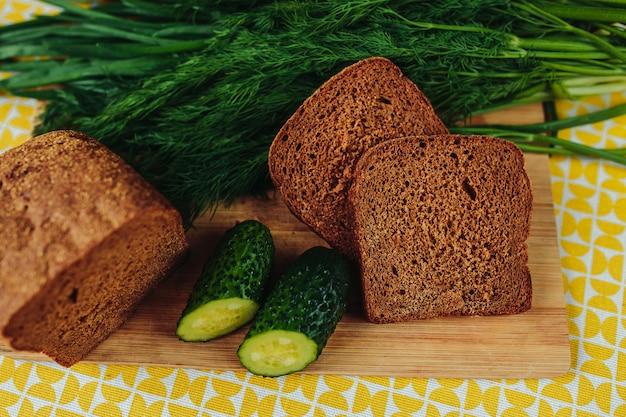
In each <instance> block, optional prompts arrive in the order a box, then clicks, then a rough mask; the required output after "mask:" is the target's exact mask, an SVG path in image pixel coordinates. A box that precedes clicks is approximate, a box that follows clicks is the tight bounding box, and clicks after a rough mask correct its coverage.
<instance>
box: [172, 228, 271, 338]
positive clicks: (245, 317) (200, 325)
mask: <svg viewBox="0 0 626 417" xmlns="http://www.w3.org/2000/svg"><path fill="white" fill-rule="evenodd" d="M273 260H274V242H273V240H272V236H271V234H270V231H269V229H268V228H267V227H266V226H265V225H263V224H262V223H260V222H258V221H256V220H246V221H244V222H241V223H238V224H237V225H235V226H234V227H233V228H231V229H229V230H227V231H226V233H224V237H223V238H222V239H221V240H220V242H219V243H218V245H217V247H216V248H215V251H214V252H213V254H212V255H211V257H210V258H209V259H208V260H207V262H206V263H205V265H204V268H203V269H202V273H201V275H200V277H199V278H198V281H197V282H196V284H195V285H194V288H193V290H192V291H191V294H190V295H189V300H188V301H187V305H186V307H185V309H184V310H183V312H182V314H181V317H180V320H179V321H178V325H177V327H176V335H177V336H178V337H179V338H180V339H181V340H184V341H186V342H204V341H208V340H211V339H215V338H216V337H220V336H223V335H226V334H228V333H231V332H233V331H234V330H236V329H238V328H240V327H241V326H243V325H244V324H246V323H248V322H249V321H250V320H251V319H252V318H253V317H254V315H255V313H256V312H257V310H258V309H259V306H260V305H261V302H262V299H263V296H264V293H265V286H266V284H267V281H268V278H269V275H270V271H271V268H272V264H273Z"/></svg>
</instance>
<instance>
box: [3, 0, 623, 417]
mask: <svg viewBox="0 0 626 417" xmlns="http://www.w3.org/2000/svg"><path fill="white" fill-rule="evenodd" d="M46 7H47V6H44V5H42V4H41V3H36V2H34V1H32V0H22V1H15V0H5V1H4V2H2V3H1V4H0V25H2V24H7V23H10V22H15V21H19V20H22V19H24V18H27V17H28V16H30V15H31V14H32V13H47V12H50V9H46ZM0 76H1V75H0ZM623 102H626V95H623V94H613V95H605V96H598V97H592V98H589V99H585V100H581V101H576V102H566V101H563V102H558V103H557V112H558V114H559V116H560V117H564V116H572V115H576V114H583V113H587V112H592V111H595V110H597V109H600V108H605V107H609V106H612V105H615V104H619V103H623ZM36 105H37V103H35V102H34V101H33V100H25V99H18V98H14V97H8V96H2V95H0V152H2V151H3V150H6V149H8V148H10V147H13V146H18V145H19V144H20V143H22V142H23V141H25V140H27V139H28V138H29V137H30V131H31V128H32V124H33V117H34V109H35V106H36ZM515 114H517V115H518V116H520V117H523V112H520V111H519V110H516V113H515ZM486 121H488V116H487V120H486ZM559 136H560V137H562V138H566V139H569V140H572V141H575V142H580V143H585V144H588V145H593V146H602V147H612V148H615V147H625V146H626V117H618V118H615V119H613V120H610V121H607V122H605V123H600V124H595V125H589V126H584V127H580V128H576V129H573V130H565V131H561V132H559ZM549 164H550V177H551V178H550V179H551V185H552V192H553V199H554V215H555V219H556V224H557V232H558V236H557V239H558V242H559V250H560V257H561V269H562V280H563V297H564V300H565V304H566V310H567V321H568V329H569V341H570V347H571V365H570V369H569V370H568V371H567V372H566V373H565V374H564V375H561V376H557V377H552V378H542V379H457V378H445V379H442V378H405V377H379V376H376V377H366V376H342V375H323V374H322V375H317V374H295V375H289V376H286V377H281V378H261V377H257V376H253V375H251V374H249V373H246V372H243V371H219V370H210V369H191V368H169V367H151V366H125V365H124V366H120V365H102V364H82V363H81V364H78V365H75V366H74V367H72V368H70V369H65V368H62V367H60V366H58V365H56V364H54V363H51V362H46V361H42V362H39V361H29V360H20V359H13V358H9V357H2V356H0V416H31V415H32V416H35V415H37V416H50V415H74V416H83V415H84V416H122V415H124V416H126V415H128V416H139V415H150V416H159V415H181V416H201V415H211V416H214V415H246V416H251V415H259V416H266V415H300V416H338V415H377V416H382V415H398V416H401V415H412V414H419V415H433V416H443V415H465V416H467V415H472V416H474V415H489V416H495V415H515V416H520V415H522V416H524V415H528V416H535V415H541V416H544V415H546V416H575V415H576V416H605V415H613V416H622V417H624V416H626V405H625V404H626V285H625V283H624V281H625V278H626V262H625V259H624V255H625V253H626V251H625V245H626V169H625V168H624V167H622V166H619V165H617V164H615V163H609V162H606V161H601V160H597V159H591V158H575V157H553V158H551V159H550V162H549ZM0 242H1V240H0ZM0 244H1V243H0ZM512 349H514V347H512Z"/></svg>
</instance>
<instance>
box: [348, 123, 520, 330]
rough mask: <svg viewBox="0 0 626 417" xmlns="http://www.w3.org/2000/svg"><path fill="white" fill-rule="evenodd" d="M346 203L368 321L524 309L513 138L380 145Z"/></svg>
mask: <svg viewBox="0 0 626 417" xmlns="http://www.w3.org/2000/svg"><path fill="white" fill-rule="evenodd" d="M348 201H349V210H348V213H349V214H350V216H351V217H352V218H351V223H352V224H353V225H354V230H353V232H354V234H353V236H354V240H355V242H356V244H357V247H358V253H359V257H358V259H359V263H360V268H361V279H362V287H363V297H364V308H365V313H366V316H367V319H368V320H369V321H371V322H374V323H389V322H400V321H407V320H413V319H426V318H433V317H441V316H451V315H500V314H514V313H520V312H523V311H525V310H528V309H529V308H530V305H531V299H532V285H531V277H530V273H529V269H528V266H527V262H528V252H527V246H526V243H525V241H526V238H527V237H528V234H529V228H530V220H531V209H532V192H531V185H530V182H529V178H528V176H527V174H526V171H525V168H524V158H523V154H522V153H521V152H520V150H519V149H518V148H517V147H516V146H515V145H514V144H512V143H511V142H508V141H505V140H502V139H496V138H491V137H484V136H457V135H439V136H428V137H408V138H399V139H393V140H389V141H385V142H383V143H381V144H379V145H377V146H375V147H372V148H371V149H369V150H368V151H367V152H366V153H365V154H364V155H363V156H362V157H361V159H360V160H359V162H358V164H357V165H356V168H355V174H354V182H353V185H352V187H351V188H350V192H349V198H348Z"/></svg>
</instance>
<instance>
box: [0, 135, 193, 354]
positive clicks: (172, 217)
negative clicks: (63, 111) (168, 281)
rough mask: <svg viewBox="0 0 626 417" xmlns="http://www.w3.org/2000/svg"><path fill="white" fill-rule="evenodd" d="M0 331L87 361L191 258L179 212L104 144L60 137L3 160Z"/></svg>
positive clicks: (18, 343) (35, 141)
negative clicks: (160, 283)
mask: <svg viewBox="0 0 626 417" xmlns="http://www.w3.org/2000/svg"><path fill="white" fill-rule="evenodd" d="M0 202H1V203H0V204H1V205H2V207H3V210H2V213H0V216H1V217H2V221H0V235H2V236H7V237H8V239H6V240H5V241H4V242H3V246H2V247H0V330H1V333H2V336H3V338H4V339H6V340H7V342H8V343H9V344H10V346H11V347H12V348H14V349H16V350H25V351H34V352H41V353H44V354H46V355H48V356H50V357H51V358H52V359H54V360H55V361H57V362H58V363H59V364H61V365H63V366H71V365H73V364H75V363H76V362H78V361H80V360H82V359H83V358H84V357H85V356H86V355H87V354H89V352H91V351H92V350H93V349H94V348H95V347H96V346H98V345H99V344H100V343H101V342H103V341H104V340H105V339H106V338H107V337H108V336H109V335H110V334H111V333H112V332H113V331H115V330H116V329H118V328H119V327H120V326H121V325H122V324H123V323H124V321H125V320H126V319H127V318H128V317H129V316H131V315H132V314H133V312H134V310H135V308H136V307H137V305H138V304H139V302H140V301H141V300H142V299H143V298H144V297H145V295H147V293H148V292H149V291H151V290H152V289H153V288H154V287H155V286H156V285H157V284H158V283H159V282H160V281H161V280H162V279H163V278H164V277H166V276H167V275H168V274H169V273H171V272H172V270H173V269H174V268H176V267H177V266H178V265H179V264H180V263H181V262H182V261H183V260H184V259H185V257H186V254H187V250H188V243H187V239H186V236H185V232H184V230H183V226H182V221H181V217H180V215H179V213H178V212H177V211H176V210H175V209H174V207H172V206H171V204H170V203H169V202H168V201H167V200H166V199H165V198H164V197H163V196H162V195H161V194H160V193H158V192H157V190H156V189H154V188H153V187H152V186H151V185H150V184H149V183H148V182H146V181H145V180H144V179H143V178H142V177H141V176H140V175H139V174H138V173H136V172H135V171H134V170H133V169H132V168H131V167H130V166H129V165H127V164H126V163H125V162H124V161H123V160H122V159H121V158H120V157H119V156H117V155H115V154H114V153H113V152H111V151H110V150H109V149H107V148H106V147H105V146H104V145H102V144H101V143H99V142H98V141H97V140H95V139H93V138H90V137H88V136H87V135H85V134H82V133H79V132H74V131H54V132H50V133H47V134H44V135H41V136H38V137H35V138H32V139H30V140H28V141H27V142H25V143H24V144H23V145H21V146H19V147H17V148H14V149H11V150H9V151H7V152H6V153H5V154H3V155H0Z"/></svg>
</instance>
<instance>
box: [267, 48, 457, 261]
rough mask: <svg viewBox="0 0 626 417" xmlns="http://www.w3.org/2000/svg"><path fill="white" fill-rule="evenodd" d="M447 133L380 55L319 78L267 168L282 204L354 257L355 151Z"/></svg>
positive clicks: (407, 82) (281, 135)
mask: <svg viewBox="0 0 626 417" xmlns="http://www.w3.org/2000/svg"><path fill="white" fill-rule="evenodd" d="M437 133H447V129H446V127H445V125H444V124H443V122H442V121H441V120H440V119H439V118H438V117H437V115H436V114H435V111H434V109H433V108H432V106H431V104H430V102H429V101H428V99H427V98H426V97H425V96H424V94H423V93H422V92H421V91H420V90H419V89H418V87H417V86H416V85H415V84H414V83H413V82H411V81H410V80H409V79H408V78H406V77H405V76H404V75H403V74H402V72H401V71H400V69H399V68H398V67H397V66H396V65H394V64H393V63H392V62H391V61H390V60H388V59H386V58H379V57H373V58H369V59H366V60H363V61H359V62H357V63H356V64H353V65H351V66H349V67H347V68H345V69H344V70H342V71H341V72H339V73H338V74H336V75H335V76H333V77H332V78H330V79H329V80H328V81H327V82H326V83H325V84H324V85H322V86H321V87H320V88H319V89H318V90H317V91H316V92H315V93H314V94H313V95H312V96H311V97H309V98H308V99H307V100H305V101H304V103H303V104H302V105H301V107H300V108H299V109H298V110H297V111H296V112H295V113H294V114H293V115H292V117H291V118H290V119H289V120H288V121H287V122H286V123H285V125H284V126H283V127H282V129H281V130H280V131H279V132H278V134H277V135H276V137H275V139H274V141H273V143H272V145H271V148H270V151H269V161H268V162H269V171H270V174H271V177H272V180H273V182H274V184H275V185H276V187H277V188H278V190H279V192H280V194H281V196H282V198H283V199H284V200H285V203H286V204H287V206H288V207H289V209H290V210H291V211H292V212H293V213H294V214H295V216H296V217H298V218H299V219H300V220H301V221H302V222H304V223H305V224H307V225H308V226H309V227H310V228H311V229H312V230H313V231H315V232H316V233H317V234H318V235H320V236H321V237H322V238H323V239H325V240H326V241H327V242H328V243H329V244H330V245H331V246H333V247H335V248H337V249H338V250H340V251H341V252H343V253H344V254H346V255H348V256H352V257H354V255H355V254H354V248H353V247H352V242H351V236H352V234H351V229H352V226H351V225H350V224H349V223H348V219H347V218H346V198H347V192H348V189H349V188H350V185H351V183H352V172H353V169H354V165H355V164H356V161H357V160H358V159H359V157H360V156H361V154H362V153H363V152H364V151H365V150H367V149H368V148H370V147H371V146H373V145H375V144H377V143H379V142H382V141H384V140H387V139H390V138H393V137H400V136H408V135H422V134H437Z"/></svg>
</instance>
